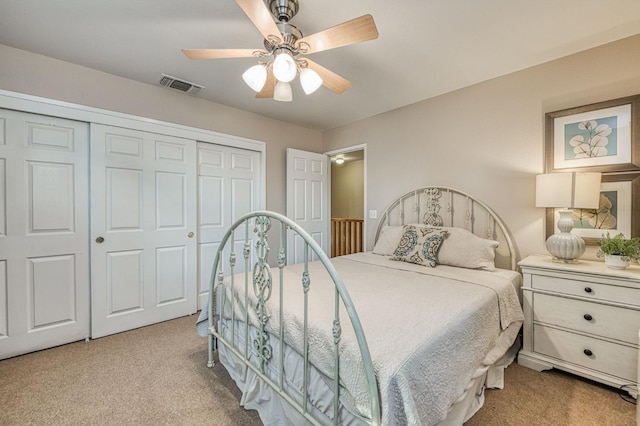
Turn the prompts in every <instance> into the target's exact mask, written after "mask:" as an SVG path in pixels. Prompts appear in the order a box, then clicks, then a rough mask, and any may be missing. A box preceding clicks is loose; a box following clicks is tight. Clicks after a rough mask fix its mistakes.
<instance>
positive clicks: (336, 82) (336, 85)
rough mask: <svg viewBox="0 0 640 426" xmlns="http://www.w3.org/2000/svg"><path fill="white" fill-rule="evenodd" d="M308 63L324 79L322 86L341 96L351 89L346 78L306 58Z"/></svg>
mask: <svg viewBox="0 0 640 426" xmlns="http://www.w3.org/2000/svg"><path fill="white" fill-rule="evenodd" d="M305 61H307V64H308V65H307V66H308V67H309V68H311V69H312V70H314V71H315V72H317V73H318V74H319V75H320V77H322V84H323V85H324V86H325V87H326V88H327V89H329V90H331V91H333V92H335V93H337V94H341V93H342V92H344V91H345V90H347V89H348V88H349V87H351V82H350V81H349V80H347V79H346V78H344V77H340V76H339V75H338V74H336V73H335V72H333V71H331V70H328V69H326V68H325V67H323V66H322V65H318V64H317V63H315V62H313V61H312V60H310V59H307V58H305Z"/></svg>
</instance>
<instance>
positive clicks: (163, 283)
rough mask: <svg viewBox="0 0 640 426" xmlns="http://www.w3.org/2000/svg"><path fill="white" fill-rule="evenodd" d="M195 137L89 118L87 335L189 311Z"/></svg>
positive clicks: (192, 290) (194, 267) (194, 258)
mask: <svg viewBox="0 0 640 426" xmlns="http://www.w3.org/2000/svg"><path fill="white" fill-rule="evenodd" d="M195 153H196V142H195V141H193V140H188V139H181V138H176V137H171V136H164V135H159V134H155V133H149V132H142V131H137V130H130V129H123V128H118V127H112V126H104V125H98V124H92V125H91V207H92V208H91V335H92V337H101V336H105V335H108V334H113V333H117V332H120V331H124V330H129V329H132V328H136V327H140V326H144V325H148V324H152V323H156V322H160V321H164V320H167V319H171V318H176V317H179V316H183V315H188V314H191V313H194V312H195V311H196V279H197V277H196V276H197V244H196V240H197V239H196V238H195V231H196V215H197V208H196V206H197V203H196V167H195Z"/></svg>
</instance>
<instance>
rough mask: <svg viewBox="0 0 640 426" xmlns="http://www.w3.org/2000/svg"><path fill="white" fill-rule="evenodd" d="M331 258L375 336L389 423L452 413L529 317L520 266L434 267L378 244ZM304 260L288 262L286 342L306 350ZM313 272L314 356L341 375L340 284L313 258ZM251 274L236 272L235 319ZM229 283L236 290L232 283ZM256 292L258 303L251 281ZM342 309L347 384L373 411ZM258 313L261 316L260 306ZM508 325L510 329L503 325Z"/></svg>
mask: <svg viewBox="0 0 640 426" xmlns="http://www.w3.org/2000/svg"><path fill="white" fill-rule="evenodd" d="M332 263H333V264H334V266H335V267H336V269H337V271H338V273H339V275H340V277H341V278H342V280H343V282H344V283H345V285H346V287H347V289H348V291H349V294H350V296H351V298H352V300H353V302H354V305H355V307H356V310H357V312H358V315H359V317H360V320H361V322H362V325H363V329H364V332H365V335H366V337H367V341H368V346H369V349H370V352H371V355H372V359H373V364H374V369H375V372H376V376H377V378H378V382H379V390H380V395H381V400H382V407H383V410H382V414H383V424H385V425H392V424H427V425H431V424H436V423H438V422H440V421H442V420H443V419H445V417H446V415H447V412H448V410H449V407H450V406H451V404H452V403H453V402H454V401H455V400H456V399H457V398H458V397H459V396H460V395H462V393H463V392H464V388H465V386H466V385H467V384H468V383H469V381H470V380H471V378H472V375H473V374H474V372H475V371H476V370H477V368H478V366H480V365H482V364H483V363H485V364H487V365H490V364H491V363H493V362H494V361H495V360H496V359H497V358H498V357H500V356H501V355H502V354H503V353H504V351H506V349H507V348H508V347H509V346H510V345H511V344H512V343H513V341H514V339H515V337H516V335H517V331H518V328H519V325H520V324H521V322H522V321H523V319H524V316H523V313H522V309H521V307H520V303H519V298H518V292H517V288H519V286H520V275H519V274H517V273H515V272H512V271H504V270H499V271H496V272H488V271H478V270H469V269H461V268H453V267H447V266H442V265H439V266H438V267H436V268H427V267H424V266H419V265H413V264H407V263H402V262H394V261H390V260H389V258H388V257H384V256H378V255H374V254H371V253H359V254H356V255H350V256H343V257H338V258H334V259H332ZM302 268H303V265H290V266H287V267H286V268H285V270H284V276H285V296H284V299H285V303H284V305H285V306H286V307H287V309H286V312H285V319H284V323H285V324H286V328H285V341H286V342H287V344H288V345H290V346H292V347H293V348H294V349H296V350H297V351H299V352H302V342H303V339H302V336H303V320H302V318H303V317H302V312H303V310H302V302H303V291H302V284H301V281H302V280H301V274H302V270H303V269H302ZM309 275H310V278H311V286H310V291H309V320H308V321H309V322H308V323H309V341H310V345H311V349H310V361H311V363H313V364H314V365H315V366H316V368H318V369H319V370H320V371H321V372H323V373H324V374H326V375H327V376H329V377H333V373H332V371H333V365H334V364H333V362H334V361H333V336H332V334H331V327H332V321H333V314H334V312H333V311H334V309H333V306H334V297H335V296H334V286H333V283H332V282H331V280H330V278H329V276H328V274H327V273H326V271H325V269H324V267H323V266H322V265H321V264H320V263H319V262H314V263H310V264H309ZM278 281H279V280H278V270H277V268H274V269H273V285H274V287H273V295H272V297H271V299H270V303H269V310H270V313H271V316H270V321H269V324H268V327H269V330H270V332H272V333H274V334H275V335H277V334H278V330H279V324H278V318H279V317H278V314H277V312H278V306H279V305H278V300H279V297H278V287H277V286H278ZM243 283H244V278H243V276H238V277H237V278H236V283H235V290H236V302H235V306H236V315H237V316H238V317H237V318H241V317H242V316H243V315H244V309H243V308H242V306H241V305H242V303H243V300H244V296H243V295H240V293H242V292H243V289H244V284H243ZM250 288H251V283H250ZM227 291H228V295H229V296H230V290H229V288H228V287H227ZM249 293H250V298H251V300H252V302H251V304H252V305H254V306H255V301H256V299H255V296H254V295H253V292H252V290H250V291H249ZM228 307H229V304H227V308H228ZM228 313H229V312H227V314H228ZM340 318H341V324H342V327H343V333H342V339H341V342H340V348H341V354H342V355H341V361H340V362H341V364H340V376H341V384H342V385H343V386H344V387H345V388H346V390H348V393H349V395H348V396H347V397H346V402H347V403H350V404H353V406H354V407H355V409H356V410H357V411H358V412H359V413H361V414H362V415H364V416H365V417H369V411H370V407H369V397H368V393H367V387H366V378H365V377H364V374H363V370H362V368H361V366H360V356H359V349H358V347H357V343H356V340H355V336H354V333H353V331H352V329H351V328H350V325H349V324H350V322H349V320H348V316H347V313H346V312H345V311H344V309H343V310H342V311H341V314H340ZM251 322H252V323H253V324H257V321H256V318H255V316H254V315H252V317H251ZM510 326H512V327H510ZM507 328H509V332H508V333H507V332H504V331H505V330H507ZM514 330H515V331H514ZM273 342H275V340H273ZM492 349H493V351H492ZM490 352H495V353H490ZM343 399H345V398H343Z"/></svg>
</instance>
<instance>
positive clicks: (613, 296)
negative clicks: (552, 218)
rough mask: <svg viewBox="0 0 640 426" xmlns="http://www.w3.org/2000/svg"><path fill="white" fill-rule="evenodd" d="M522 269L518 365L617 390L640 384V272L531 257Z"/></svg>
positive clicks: (587, 263)
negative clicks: (554, 371) (559, 372)
mask: <svg viewBox="0 0 640 426" xmlns="http://www.w3.org/2000/svg"><path fill="white" fill-rule="evenodd" d="M519 265H520V267H521V268H522V273H523V278H524V285H523V287H522V293H523V308H524V315H525V319H524V325H523V335H524V336H523V337H524V341H523V348H522V350H521V351H520V354H519V355H518V363H519V364H521V365H524V366H525V367H529V368H533V369H535V370H538V371H542V370H546V369H549V368H553V367H556V368H559V369H561V370H565V371H568V372H571V373H574V374H577V375H580V376H583V377H587V378H589V379H592V380H595V381H598V382H601V383H605V384H607V385H610V386H614V387H620V386H621V385H628V384H637V380H638V376H637V370H638V331H639V330H640V267H639V266H635V265H634V266H630V267H629V268H628V269H625V270H615V269H610V268H607V267H606V266H605V265H604V262H594V261H586V260H580V261H579V262H578V263H576V264H565V263H558V262H553V261H552V259H551V257H549V256H529V257H527V258H525V259H523V260H522V261H521V262H520V263H519ZM631 393H632V394H635V389H633V390H632V391H631Z"/></svg>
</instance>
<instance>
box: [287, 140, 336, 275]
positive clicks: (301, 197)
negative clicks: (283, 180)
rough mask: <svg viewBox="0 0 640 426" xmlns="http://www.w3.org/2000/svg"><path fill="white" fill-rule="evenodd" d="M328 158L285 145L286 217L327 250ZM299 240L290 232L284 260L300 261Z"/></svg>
mask: <svg viewBox="0 0 640 426" xmlns="http://www.w3.org/2000/svg"><path fill="white" fill-rule="evenodd" d="M328 183H329V161H328V157H327V156H326V155H324V154H317V153H315V152H306V151H300V150H297V149H292V148H287V217H289V218H290V219H293V220H294V221H295V222H297V223H298V224H299V225H300V226H302V228H303V229H304V230H305V231H307V232H308V233H309V234H310V235H311V236H312V237H313V239H314V240H315V241H316V242H317V243H318V244H320V246H321V247H322V249H323V250H324V251H325V253H326V252H327V248H328V246H329V226H330V223H329V194H328V192H329V191H328ZM303 255H304V248H303V245H302V239H300V237H297V236H295V235H294V234H293V233H292V232H289V235H288V237H287V262H288V263H289V264H294V263H300V262H302V261H303Z"/></svg>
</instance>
